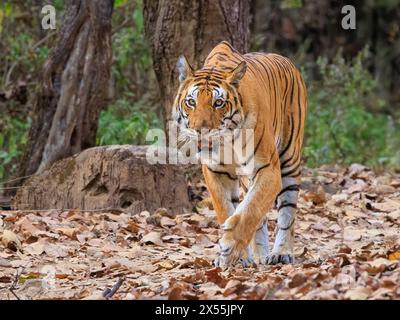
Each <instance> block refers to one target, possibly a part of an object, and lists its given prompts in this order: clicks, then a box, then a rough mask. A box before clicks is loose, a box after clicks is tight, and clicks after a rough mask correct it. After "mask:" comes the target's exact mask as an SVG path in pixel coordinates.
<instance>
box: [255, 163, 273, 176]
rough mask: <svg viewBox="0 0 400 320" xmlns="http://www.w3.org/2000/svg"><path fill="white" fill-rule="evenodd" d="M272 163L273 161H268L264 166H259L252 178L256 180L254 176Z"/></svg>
mask: <svg viewBox="0 0 400 320" xmlns="http://www.w3.org/2000/svg"><path fill="white" fill-rule="evenodd" d="M270 165H271V163H268V164H266V165H263V166H262V167H260V168H258V169H257V171H256V173H255V174H254V176H253V178H252V180H254V178H255V177H256V176H257V174H258V173H259V172H260V171H261V170H262V169H265V168H267V167H269V166H270Z"/></svg>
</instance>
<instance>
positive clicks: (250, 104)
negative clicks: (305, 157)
mask: <svg viewBox="0 0 400 320" xmlns="http://www.w3.org/2000/svg"><path fill="white" fill-rule="evenodd" d="M177 71H178V74H179V88H178V91H177V94H176V97H175V100H174V103H173V106H172V118H173V121H175V123H176V124H177V126H178V128H179V130H180V131H181V132H182V133H183V134H184V135H185V136H186V137H187V138H188V139H192V140H194V139H195V138H196V137H197V138H198V137H199V135H200V134H201V133H203V132H210V133H212V134H214V135H215V134H217V135H218V134H221V135H226V134H231V136H232V139H235V137H236V134H234V132H238V131H239V132H241V131H243V130H252V132H253V141H254V143H253V144H254V152H253V153H252V154H251V155H250V157H251V158H252V160H253V163H254V165H253V168H252V170H250V171H248V172H246V173H245V174H240V170H239V171H238V170H237V169H238V168H239V169H240V168H242V167H243V166H244V165H245V164H246V161H244V162H239V161H233V163H230V164H225V163H215V162H214V163H209V162H208V163H207V162H205V163H202V172H203V176H204V180H205V183H206V186H207V189H208V192H209V194H210V197H211V202H212V204H213V207H214V210H215V212H216V216H217V220H218V222H219V223H220V225H221V229H222V236H221V238H220V239H219V253H218V257H217V258H216V260H215V265H216V266H219V267H229V266H233V265H235V264H237V263H241V264H242V265H243V266H244V267H248V266H251V265H253V263H255V259H254V258H255V257H257V258H258V262H259V263H261V264H278V263H283V264H290V263H294V248H293V246H294V226H295V224H294V221H295V214H296V210H297V199H298V192H299V188H300V178H301V150H302V145H303V131H304V123H305V118H306V112H307V90H306V85H305V82H304V80H303V78H302V76H301V73H300V71H299V69H298V68H297V67H296V66H295V65H294V64H293V63H292V62H291V61H290V60H289V59H288V58H286V57H283V56H281V55H278V54H274V53H261V52H253V53H246V54H241V53H240V52H239V51H238V50H236V49H235V48H234V47H233V46H232V45H231V44H230V43H229V42H227V41H223V42H221V43H219V44H217V45H216V46H215V47H214V48H213V49H212V51H211V52H210V53H209V55H208V56H207V58H206V59H205V62H204V65H203V67H202V68H200V69H198V70H194V69H193V68H192V66H191V65H190V63H189V62H188V60H187V59H186V57H185V56H184V55H182V56H180V57H179V59H178V62H177ZM198 146H199V148H198V153H203V152H212V149H210V148H212V146H210V143H209V141H208V140H207V139H206V140H201V138H200V140H198ZM238 172H239V173H238ZM240 186H243V187H244V188H245V190H246V193H245V195H244V196H243V199H242V201H240ZM274 205H275V206H276V209H277V212H278V216H277V223H276V228H275V234H276V236H275V242H274V246H273V248H272V251H271V252H270V250H269V241H268V225H267V213H268V211H269V210H271V209H272V208H273V206H274Z"/></svg>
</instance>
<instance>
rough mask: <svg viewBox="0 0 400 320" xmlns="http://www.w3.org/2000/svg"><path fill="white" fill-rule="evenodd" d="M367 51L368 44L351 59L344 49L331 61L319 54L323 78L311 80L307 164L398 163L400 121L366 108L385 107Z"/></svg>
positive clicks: (307, 124)
mask: <svg viewBox="0 0 400 320" xmlns="http://www.w3.org/2000/svg"><path fill="white" fill-rule="evenodd" d="M367 56H368V50H367V49H364V50H363V51H362V52H360V53H359V54H358V56H357V57H356V58H354V59H353V60H352V61H350V62H346V61H345V60H344V58H343V57H342V55H341V53H340V52H339V53H338V55H337V56H336V57H335V59H334V60H333V62H332V63H331V64H329V63H328V60H327V59H326V58H319V59H318V61H317V67H318V71H319V74H320V79H318V80H316V81H313V82H312V83H311V85H310V86H309V92H308V96H309V106H308V118H307V123H306V127H305V135H306V141H305V148H304V155H305V158H306V162H307V165H308V166H311V167H314V166H319V165H321V164H323V163H343V164H349V163H354V162H358V163H364V164H367V165H371V166H380V165H393V166H395V165H396V164H395V162H396V160H395V155H394V151H393V150H396V149H393V146H394V145H396V144H398V142H399V141H400V140H397V139H396V136H397V137H399V135H400V130H399V128H398V126H397V125H396V124H395V123H394V120H393V119H390V118H389V117H388V116H386V115H384V114H382V113H379V114H378V113H372V112H369V111H368V110H367V106H368V105H374V108H375V109H376V107H377V106H378V107H379V108H383V107H384V106H385V103H384V101H383V100H381V99H380V98H379V95H378V90H377V83H376V81H375V80H374V79H373V77H372V75H371V74H370V72H369V71H368V70H367V69H366V68H364V67H363V62H365V60H366V59H367ZM303 73H304V72H303ZM305 73H306V72H305ZM306 74H307V73H306ZM307 82H309V81H307ZM390 124H391V125H390ZM398 147H399V146H398ZM398 147H397V150H398V149H399V148H398Z"/></svg>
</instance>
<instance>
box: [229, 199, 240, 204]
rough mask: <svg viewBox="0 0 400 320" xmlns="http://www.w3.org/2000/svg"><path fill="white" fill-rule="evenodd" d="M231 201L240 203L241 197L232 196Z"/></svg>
mask: <svg viewBox="0 0 400 320" xmlns="http://www.w3.org/2000/svg"><path fill="white" fill-rule="evenodd" d="M231 201H232V203H239V202H240V199H239V198H232V199H231Z"/></svg>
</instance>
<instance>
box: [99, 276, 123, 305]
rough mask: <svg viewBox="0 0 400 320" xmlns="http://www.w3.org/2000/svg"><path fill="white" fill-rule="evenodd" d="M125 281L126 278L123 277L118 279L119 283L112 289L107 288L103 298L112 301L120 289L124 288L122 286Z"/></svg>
mask: <svg viewBox="0 0 400 320" xmlns="http://www.w3.org/2000/svg"><path fill="white" fill-rule="evenodd" d="M124 281H125V277H121V278H119V279H118V281H117V283H116V284H115V285H114V286H113V287H112V289H110V288H106V289H105V290H104V292H103V297H104V298H106V299H107V300H108V299H110V298H111V297H112V296H113V295H114V294H115V293H116V292H117V291H118V289H119V288H120V287H121V286H122V284H123V283H124Z"/></svg>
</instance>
